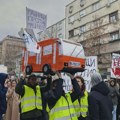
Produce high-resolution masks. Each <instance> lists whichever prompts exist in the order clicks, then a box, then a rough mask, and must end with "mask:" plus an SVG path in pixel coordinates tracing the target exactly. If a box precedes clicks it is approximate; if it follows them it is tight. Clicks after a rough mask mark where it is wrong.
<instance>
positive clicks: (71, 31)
mask: <svg viewBox="0 0 120 120" xmlns="http://www.w3.org/2000/svg"><path fill="white" fill-rule="evenodd" d="M73 36H74V30H70V31H69V38H71V37H73Z"/></svg>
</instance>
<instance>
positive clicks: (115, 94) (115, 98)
mask: <svg viewBox="0 0 120 120" xmlns="http://www.w3.org/2000/svg"><path fill="white" fill-rule="evenodd" d="M109 89H110V93H109V95H110V97H111V98H112V102H113V105H117V104H118V96H119V89H118V87H117V86H113V87H112V86H109Z"/></svg>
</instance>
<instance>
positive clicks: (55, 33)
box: [38, 19, 65, 40]
mask: <svg viewBox="0 0 120 120" xmlns="http://www.w3.org/2000/svg"><path fill="white" fill-rule="evenodd" d="M38 34H39V38H40V40H41V39H42V40H43V39H47V38H63V39H65V19H62V20H60V21H58V22H57V23H55V24H53V25H51V26H49V27H47V29H46V30H45V31H44V32H39V33H38Z"/></svg>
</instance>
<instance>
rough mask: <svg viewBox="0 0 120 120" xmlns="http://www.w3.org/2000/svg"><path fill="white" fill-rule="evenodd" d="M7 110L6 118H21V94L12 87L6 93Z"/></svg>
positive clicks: (7, 119) (9, 119)
mask: <svg viewBox="0 0 120 120" xmlns="http://www.w3.org/2000/svg"><path fill="white" fill-rule="evenodd" d="M6 99H7V110H6V115H5V120H20V116H19V96H18V94H16V93H15V91H14V90H13V89H12V88H9V89H8V91H7V94H6Z"/></svg>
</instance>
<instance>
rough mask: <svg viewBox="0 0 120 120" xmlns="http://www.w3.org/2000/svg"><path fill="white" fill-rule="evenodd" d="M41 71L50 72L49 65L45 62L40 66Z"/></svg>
mask: <svg viewBox="0 0 120 120" xmlns="http://www.w3.org/2000/svg"><path fill="white" fill-rule="evenodd" d="M42 71H43V73H44V74H50V73H51V67H50V65H48V64H45V65H44V66H43V68H42Z"/></svg>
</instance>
